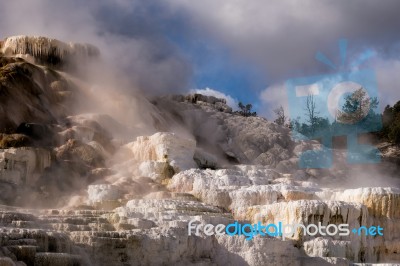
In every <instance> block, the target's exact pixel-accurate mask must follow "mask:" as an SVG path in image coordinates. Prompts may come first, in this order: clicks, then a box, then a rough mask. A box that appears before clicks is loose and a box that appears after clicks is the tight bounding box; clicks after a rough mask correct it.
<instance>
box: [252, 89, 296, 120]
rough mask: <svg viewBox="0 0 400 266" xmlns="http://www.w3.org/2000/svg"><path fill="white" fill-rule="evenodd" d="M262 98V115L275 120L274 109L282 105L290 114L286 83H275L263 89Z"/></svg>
mask: <svg viewBox="0 0 400 266" xmlns="http://www.w3.org/2000/svg"><path fill="white" fill-rule="evenodd" d="M260 100H261V107H260V111H259V113H260V115H262V116H265V117H267V118H269V119H270V120H274V119H275V118H276V117H275V113H274V110H275V109H276V108H279V107H280V106H282V107H283V109H284V110H285V114H286V115H287V116H288V114H289V111H288V110H289V109H288V99H287V93H286V87H285V84H284V83H279V84H274V85H272V86H269V87H268V88H266V89H265V90H263V91H262V92H261V93H260Z"/></svg>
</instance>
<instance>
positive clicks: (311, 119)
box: [305, 94, 319, 133]
mask: <svg viewBox="0 0 400 266" xmlns="http://www.w3.org/2000/svg"><path fill="white" fill-rule="evenodd" d="M305 111H306V113H307V122H308V124H309V125H310V128H311V133H314V132H315V125H316V122H317V118H318V115H319V112H317V111H316V104H315V99H314V95H312V94H309V95H308V96H307V102H306V108H305Z"/></svg>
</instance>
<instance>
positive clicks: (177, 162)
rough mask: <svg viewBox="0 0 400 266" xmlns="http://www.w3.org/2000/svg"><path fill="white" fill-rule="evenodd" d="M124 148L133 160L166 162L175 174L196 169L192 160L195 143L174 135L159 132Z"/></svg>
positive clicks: (138, 139) (140, 138)
mask: <svg viewBox="0 0 400 266" xmlns="http://www.w3.org/2000/svg"><path fill="white" fill-rule="evenodd" d="M125 147H126V148H128V149H129V150H130V151H131V153H132V157H133V159H135V160H137V161H139V162H144V161H158V162H168V163H169V164H170V165H171V166H172V167H173V168H174V170H175V172H180V171H183V170H187V169H190V168H195V167H196V164H195V162H194V160H193V155H194V152H195V148H196V142H195V141H194V140H191V139H186V138H182V137H179V136H177V135H176V134H174V133H167V132H159V133H156V134H154V135H152V136H150V137H138V138H137V139H136V141H134V142H131V143H128V144H126V145H125Z"/></svg>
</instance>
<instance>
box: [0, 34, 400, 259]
mask: <svg viewBox="0 0 400 266" xmlns="http://www.w3.org/2000/svg"><path fill="white" fill-rule="evenodd" d="M0 49H1V53H2V55H0V66H1V68H0V92H1V93H4V95H6V96H7V97H0V104H1V105H0V129H1V135H0V204H2V205H0V227H1V228H0V265H60V266H64V265H299V266H300V265H351V264H353V263H396V262H397V263H398V262H400V255H399V254H400V190H399V188H398V187H399V186H398V184H399V182H398V180H399V179H398V178H399V176H398V172H396V169H398V168H397V167H398V154H399V153H398V148H397V147H395V146H392V145H391V144H382V146H381V150H382V154H383V157H384V164H383V165H384V168H386V169H387V170H388V172H387V175H388V176H389V177H390V179H385V178H383V177H381V176H378V175H380V172H379V170H380V169H379V167H376V166H373V168H367V167H365V169H373V170H374V171H370V172H371V173H372V174H373V175H375V174H376V175H377V177H376V178H375V179H378V177H379V180H378V181H379V184H378V185H367V186H365V187H361V184H360V183H357V182H355V183H351V179H352V178H354V177H355V176H356V175H361V176H364V175H365V176H367V175H368V174H370V173H367V172H368V170H365V169H361V170H364V171H360V170H359V169H358V168H356V167H355V168H350V167H348V166H347V164H346V162H345V152H344V151H342V150H334V153H335V158H336V165H335V166H334V167H333V168H331V169H299V168H298V166H297V165H298V160H299V154H300V153H301V152H303V151H304V150H308V149H314V148H318V147H320V144H319V143H318V142H317V141H308V142H306V141H300V142H295V141H293V140H292V139H291V137H290V130H289V129H287V128H284V127H281V126H279V125H277V124H275V123H272V122H270V121H267V120H266V119H264V118H261V117H243V116H240V115H238V114H236V113H235V112H232V108H231V107H229V106H227V105H226V101H225V100H223V99H217V98H215V97H210V96H204V95H199V94H194V95H188V96H179V95H175V96H161V97H157V98H154V99H151V101H149V100H147V99H145V98H140V100H138V101H140V102H142V104H143V105H141V106H146V109H144V110H141V113H143V118H142V119H141V120H140V121H132V122H131V123H130V124H129V125H127V124H124V122H123V121H124V119H123V118H124V117H122V119H121V117H113V116H112V115H113V114H99V113H96V114H93V113H90V111H91V110H90V106H94V105H96V104H92V105H91V104H89V102H90V101H91V100H92V99H91V97H89V96H90V95H91V94H90V92H88V91H87V90H85V88H84V87H82V86H81V84H80V83H79V82H78V83H77V82H76V79H72V78H71V76H70V75H67V74H65V73H63V72H59V71H58V70H55V69H54V68H53V67H51V68H50V67H49V66H51V65H54V64H55V63H60V62H64V60H67V61H68V60H69V59H66V58H68V57H71V56H72V57H76V58H81V57H85V56H92V55H93V56H95V55H96V54H97V53H98V52H97V49H95V48H93V47H92V46H86V45H74V44H65V43H62V42H60V41H57V40H54V39H48V38H44V37H26V36H18V37H11V38H7V39H5V41H4V42H2V43H1V46H0ZM30 57H32V58H30ZM29 58H30V59H29ZM26 60H30V62H31V63H28V62H27V61H26ZM74 60H75V59H74ZM32 63H34V64H32ZM42 65H47V67H43V66H42ZM56 69H57V68H56ZM138 97H140V96H138ZM110 99H111V98H110ZM113 99H114V98H113ZM110 101H111V100H110ZM116 102H117V103H118V104H119V105H120V104H123V103H124V102H123V101H116ZM79 103H83V104H82V105H81V106H84V107H87V108H86V109H84V108H83V109H82V108H72V106H73V107H77V106H80V105H79ZM128 104H130V103H128ZM123 108H125V109H123ZM123 108H122V109H123V110H126V112H125V113H126V114H127V113H128V110H130V109H129V108H128V105H126V106H125V105H124V106H123ZM81 110H85V112H80V111H81ZM139 115H141V114H139ZM139 115H138V116H139ZM125 118H126V117H125ZM143 123H144V124H146V127H145V128H146V130H144V129H143V128H144V127H142V125H143ZM355 173H356V175H355ZM396 173H397V174H396ZM384 182H386V183H384ZM388 184H390V185H388ZM190 221H196V223H198V224H203V225H204V224H212V225H217V224H224V225H227V224H230V223H233V222H234V221H239V222H240V223H253V224H256V223H258V222H262V223H264V224H268V223H275V224H276V223H279V222H283V223H299V224H303V225H305V226H307V225H310V224H318V223H320V224H321V226H325V227H327V226H329V225H338V224H342V223H346V224H349V228H350V229H351V228H361V227H363V226H365V227H371V226H378V225H379V226H380V227H382V228H383V230H384V234H383V235H375V236H373V235H365V234H364V235H356V234H355V233H354V234H353V233H352V232H351V233H350V235H345V236H341V235H334V236H331V235H327V234H325V235H323V234H316V235H314V236H311V235H305V234H304V233H302V231H301V230H297V231H295V232H293V235H291V236H287V237H282V236H276V237H273V236H260V235H257V236H254V238H252V239H251V240H246V236H245V235H241V236H229V235H212V236H209V235H207V234H205V233H204V232H201V231H200V233H199V235H196V234H194V233H193V234H190V235H189V234H188V225H189V222H190Z"/></svg>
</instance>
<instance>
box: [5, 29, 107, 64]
mask: <svg viewBox="0 0 400 266" xmlns="http://www.w3.org/2000/svg"><path fill="white" fill-rule="evenodd" d="M0 52H2V53H3V54H4V55H6V56H7V55H8V56H11V55H27V54H28V55H31V56H33V57H34V58H35V59H36V60H38V62H37V63H42V64H51V65H58V64H60V63H61V64H62V63H65V62H66V61H70V60H71V59H72V58H74V57H75V58H78V57H79V59H80V60H82V59H85V58H92V57H96V56H98V55H99V50H98V49H97V48H96V47H95V46H93V45H90V44H77V43H64V42H61V41H59V40H56V39H51V38H46V37H40V36H23V35H21V36H12V37H8V38H6V39H5V40H4V41H3V42H2V44H1V45H0Z"/></svg>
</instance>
